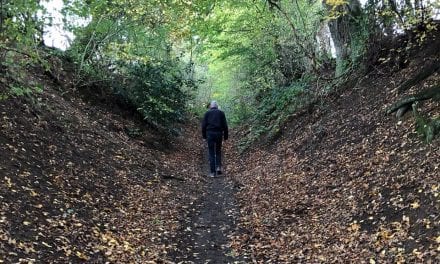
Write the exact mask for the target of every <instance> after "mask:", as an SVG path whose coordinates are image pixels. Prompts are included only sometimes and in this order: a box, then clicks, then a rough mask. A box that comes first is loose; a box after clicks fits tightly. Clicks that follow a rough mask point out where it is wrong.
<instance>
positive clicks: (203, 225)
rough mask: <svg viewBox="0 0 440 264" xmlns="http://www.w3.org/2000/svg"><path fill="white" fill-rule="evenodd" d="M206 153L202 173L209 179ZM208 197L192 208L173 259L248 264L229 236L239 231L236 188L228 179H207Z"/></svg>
mask: <svg viewBox="0 0 440 264" xmlns="http://www.w3.org/2000/svg"><path fill="white" fill-rule="evenodd" d="M205 159H206V160H207V155H206V149H201V154H200V170H201V175H206V174H207V172H208V169H207V162H206V161H205ZM203 182H204V184H205V186H204V188H203V189H204V193H203V194H202V195H201V197H200V199H199V200H198V201H197V202H195V203H194V205H193V206H192V208H189V210H188V212H189V213H188V214H187V215H186V216H185V218H184V219H183V221H182V227H181V229H180V230H179V232H178V234H177V235H176V236H175V237H174V238H173V241H174V245H173V248H174V250H173V251H172V252H170V254H169V256H170V258H171V259H172V260H173V261H175V262H176V263H246V261H245V260H244V258H243V257H241V258H239V257H237V256H236V255H235V252H233V250H232V249H231V248H230V247H229V239H228V236H229V235H231V234H232V233H233V232H234V231H235V230H236V228H237V226H236V223H237V220H238V216H239V213H240V210H239V208H238V206H237V203H236V200H235V195H234V193H235V191H236V190H235V187H234V184H233V182H232V181H231V180H230V178H228V177H227V176H221V177H220V176H218V177H215V178H206V179H205V180H204V181H203Z"/></svg>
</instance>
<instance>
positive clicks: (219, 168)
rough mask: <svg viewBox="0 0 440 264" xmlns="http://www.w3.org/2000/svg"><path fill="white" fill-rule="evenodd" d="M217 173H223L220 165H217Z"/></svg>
mask: <svg viewBox="0 0 440 264" xmlns="http://www.w3.org/2000/svg"><path fill="white" fill-rule="evenodd" d="M216 171H217V175H222V174H223V172H222V167H220V166H219V167H217V170H216Z"/></svg>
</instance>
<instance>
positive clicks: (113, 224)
mask: <svg viewBox="0 0 440 264" xmlns="http://www.w3.org/2000/svg"><path fill="white" fill-rule="evenodd" d="M37 96H38V98H34V99H35V100H36V101H34V100H29V99H26V98H17V99H12V98H11V99H8V100H3V101H0V109H1V111H0V119H1V130H0V143H1V144H0V262H14V263H16V262H30V263H32V262H41V261H43V262H59V263H65V262H81V261H87V262H94V263H97V262H98V263H104V262H113V263H121V262H124V263H130V262H131V263H132V262H138V263H147V262H148V261H158V260H163V259H164V258H165V255H166V251H167V248H166V246H165V245H166V243H165V241H164V238H163V237H164V236H166V235H167V234H168V233H170V232H173V231H174V230H176V229H177V228H178V224H179V223H178V215H179V212H180V210H181V206H184V205H185V204H188V203H189V202H190V201H191V199H193V198H192V195H193V191H194V190H196V188H197V187H196V184H195V179H196V178H197V177H196V176H197V175H195V173H194V172H193V171H192V170H190V169H188V168H198V164H193V162H194V160H193V157H196V156H197V155H194V154H192V153H191V151H192V150H191V149H190V147H188V146H187V145H185V144H187V143H186V141H183V140H180V139H177V140H176V142H174V143H173V145H174V147H175V150H167V148H165V147H163V150H158V149H154V147H160V146H162V143H161V142H162V141H163V139H162V138H160V137H159V136H157V135H153V134H148V132H145V135H144V136H143V137H141V138H139V139H132V138H129V137H128V136H127V134H126V133H125V132H124V128H125V127H139V126H141V125H140V124H139V123H137V121H135V120H126V119H124V118H122V117H121V116H120V115H118V114H116V113H117V109H116V110H115V111H114V112H112V111H108V110H105V109H103V108H100V107H98V106H94V105H92V104H88V103H85V102H83V101H82V100H79V99H75V98H73V97H74V96H72V98H70V99H69V100H66V99H64V98H62V97H61V96H60V95H59V94H58V93H57V92H54V91H53V90H51V89H50V88H49V87H47V88H46V89H45V92H44V93H43V94H41V95H37ZM184 134H185V137H187V138H188V141H189V142H195V140H193V138H194V137H195V135H193V134H191V132H189V131H184ZM161 140H162V141H161ZM148 142H152V144H151V145H150V143H148ZM152 146H154V147H152ZM182 149H184V150H185V151H186V155H184V154H182V153H181V151H182ZM194 149H196V148H194ZM169 159H172V161H169ZM182 164H183V166H182ZM175 171H179V175H177V176H176V177H179V178H181V179H184V181H176V180H173V178H171V179H169V180H165V179H164V176H169V175H172V173H173V172H175Z"/></svg>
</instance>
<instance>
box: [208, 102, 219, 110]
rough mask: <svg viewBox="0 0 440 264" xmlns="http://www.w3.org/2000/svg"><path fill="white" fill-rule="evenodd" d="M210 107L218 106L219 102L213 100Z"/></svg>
mask: <svg viewBox="0 0 440 264" xmlns="http://www.w3.org/2000/svg"><path fill="white" fill-rule="evenodd" d="M209 108H211V109H212V108H218V104H217V102H216V101H211V103H210V104H209Z"/></svg>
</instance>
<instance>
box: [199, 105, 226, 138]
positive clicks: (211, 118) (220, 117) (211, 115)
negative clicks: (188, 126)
mask: <svg viewBox="0 0 440 264" xmlns="http://www.w3.org/2000/svg"><path fill="white" fill-rule="evenodd" d="M206 132H220V133H221V132H223V137H224V139H225V140H227V139H228V124H227V123H226V117H225V113H223V111H221V110H219V109H217V108H215V107H214V108H211V109H209V110H208V111H207V112H206V113H205V116H204V117H203V121H202V136H203V138H206Z"/></svg>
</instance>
